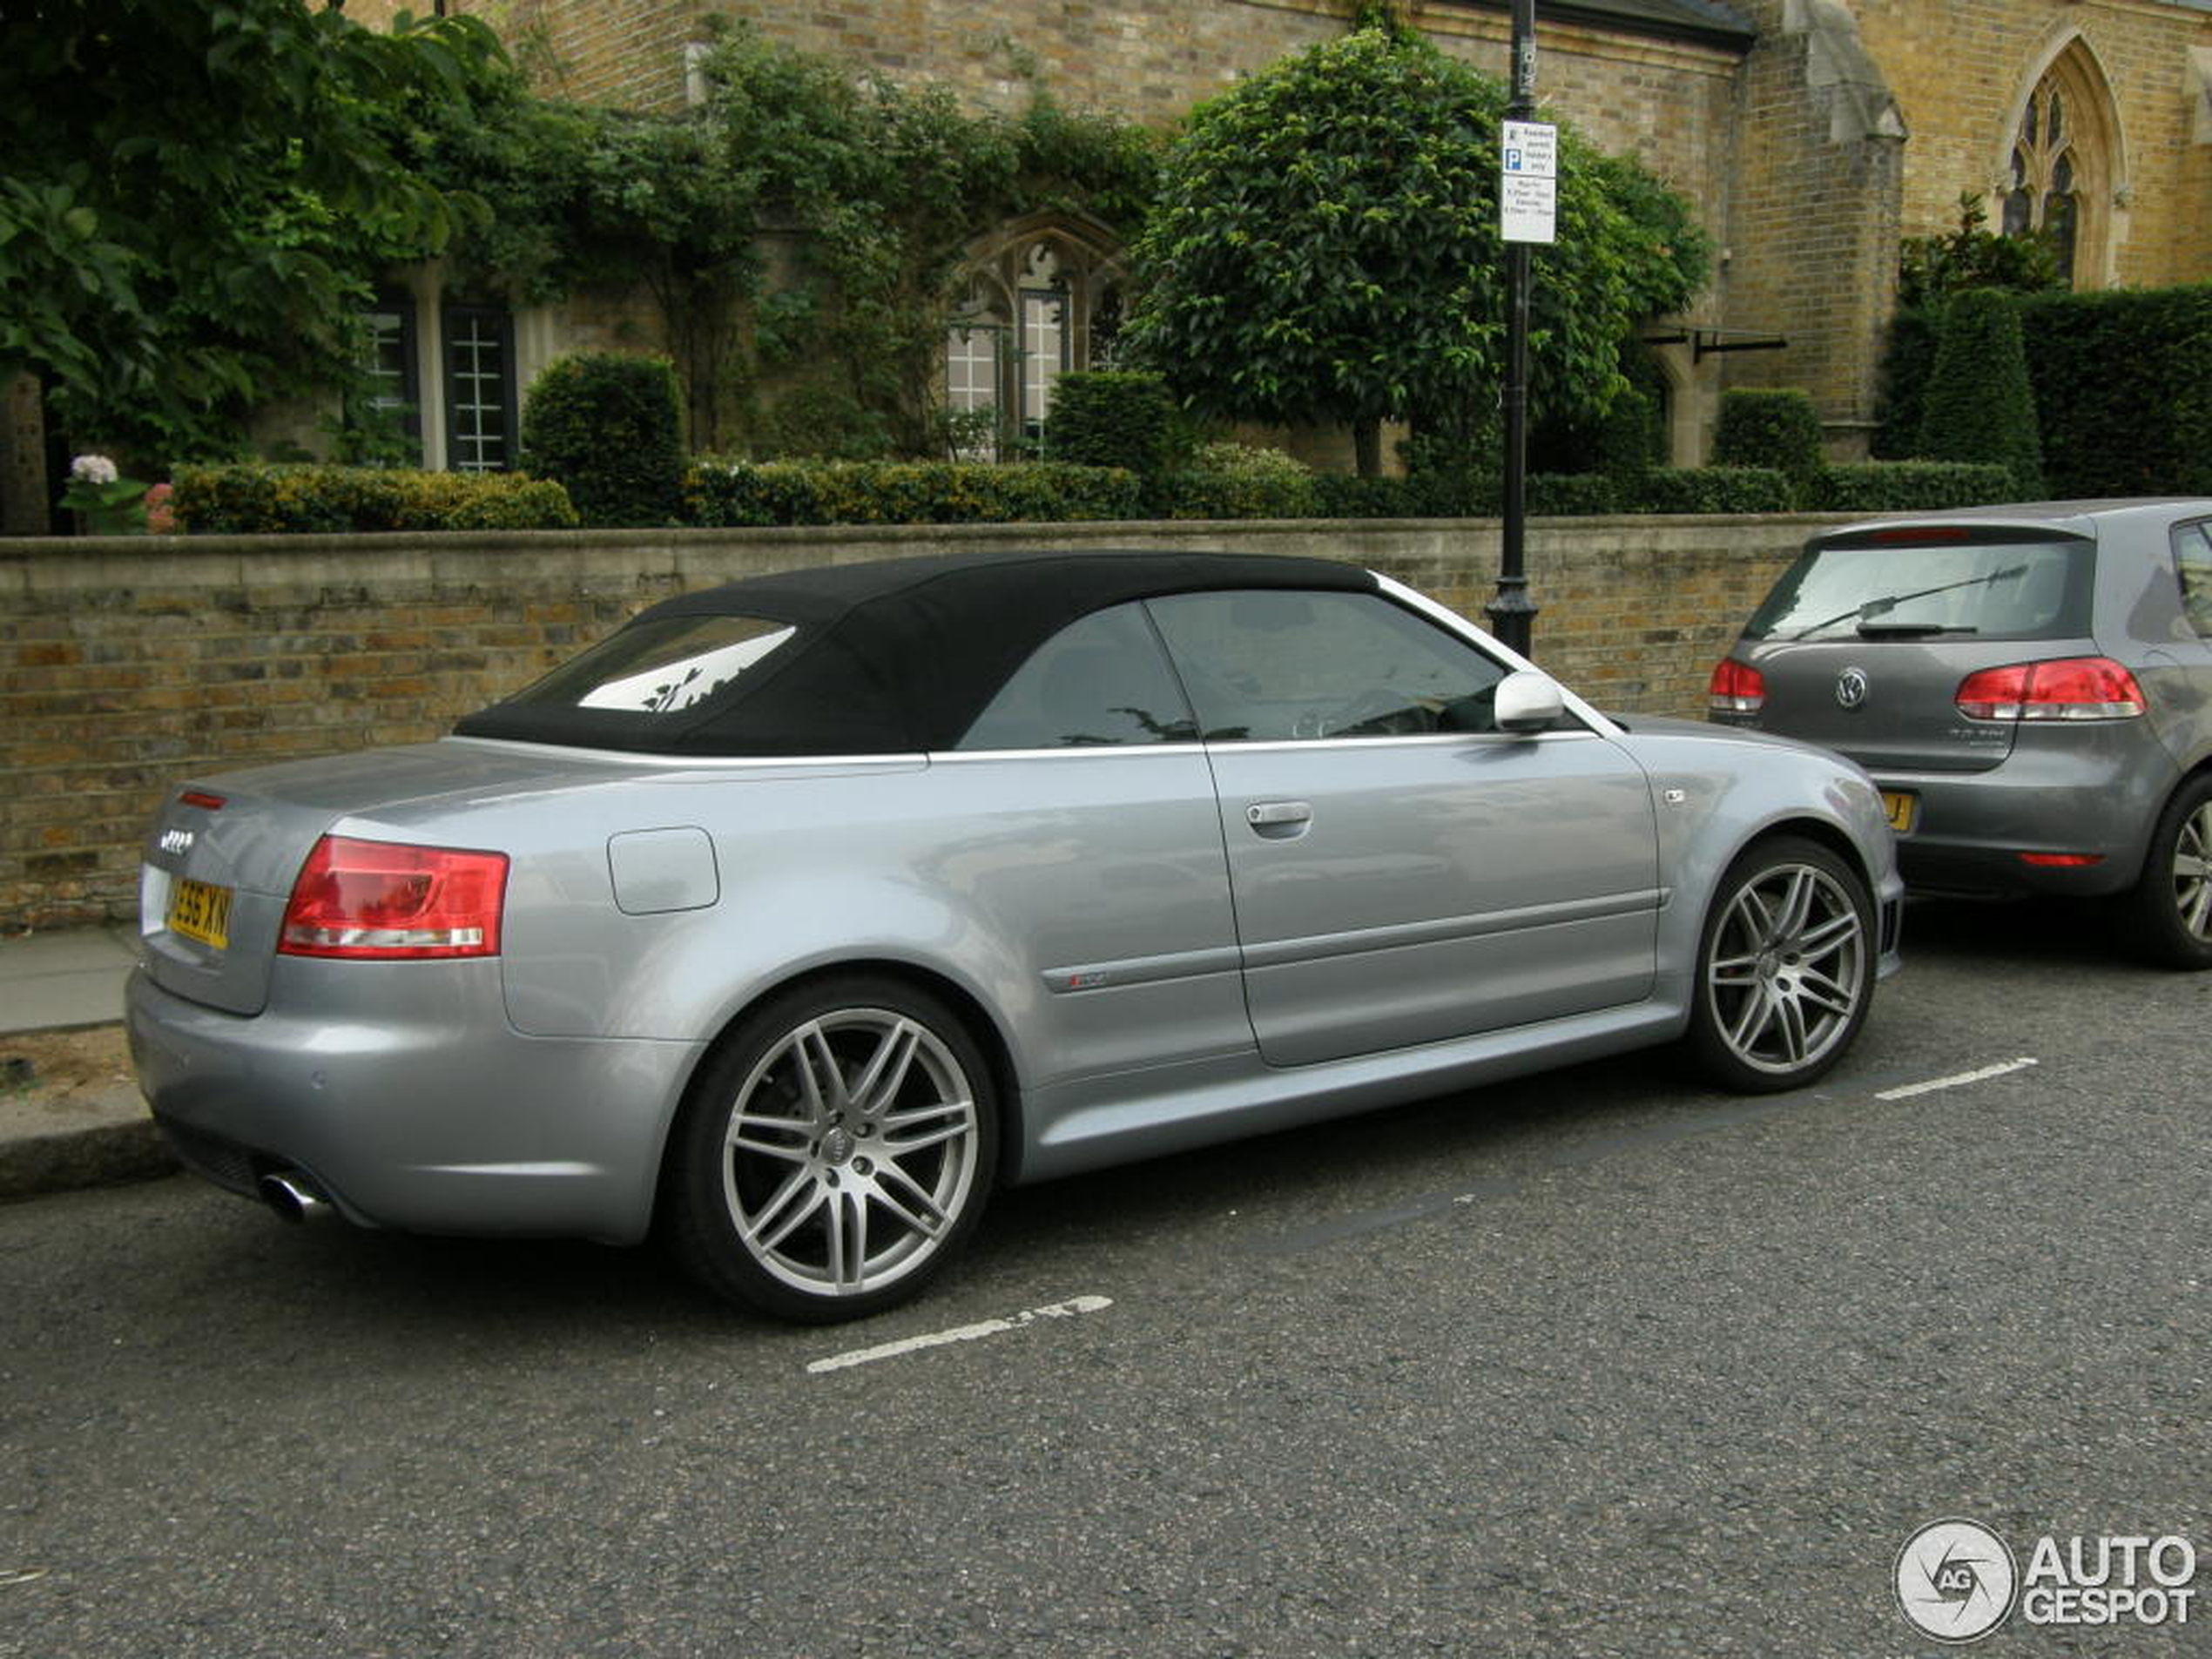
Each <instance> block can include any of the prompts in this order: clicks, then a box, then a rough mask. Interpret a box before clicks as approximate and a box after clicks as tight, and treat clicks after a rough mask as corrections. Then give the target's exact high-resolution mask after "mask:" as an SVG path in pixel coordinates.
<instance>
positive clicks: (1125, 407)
mask: <svg viewBox="0 0 2212 1659" xmlns="http://www.w3.org/2000/svg"><path fill="white" fill-rule="evenodd" d="M1044 447H1045V453H1046V454H1047V455H1049V456H1050V457H1051V458H1052V459H1053V460H1055V461H1068V462H1075V463H1076V464H1077V465H1079V466H1085V467H1126V468H1128V469H1130V471H1131V472H1135V473H1143V474H1150V473H1155V472H1161V471H1164V470H1166V469H1169V468H1170V467H1173V466H1174V465H1176V463H1177V462H1178V461H1180V460H1181V459H1183V457H1184V455H1187V454H1188V453H1189V451H1190V430H1189V427H1188V425H1187V423H1186V422H1185V421H1184V416H1183V411H1182V410H1181V409H1179V408H1177V407H1176V401H1175V398H1174V395H1172V394H1171V393H1170V392H1169V390H1168V384H1167V382H1166V381H1164V380H1163V379H1161V377H1160V376H1159V375H1157V374H1140V373H1137V372H1136V371H1134V370H1127V369H1120V370H1107V369H1091V370H1084V371H1082V372H1080V373H1075V374H1062V376H1061V377H1060V378H1059V379H1058V380H1056V381H1053V383H1052V418H1051V419H1050V420H1049V421H1046V423H1045V430H1044Z"/></svg>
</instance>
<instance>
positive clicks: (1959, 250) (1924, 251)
mask: <svg viewBox="0 0 2212 1659" xmlns="http://www.w3.org/2000/svg"><path fill="white" fill-rule="evenodd" d="M1988 222H1989V215H1988V214H1987V213H1986V212H1983V211H1982V205H1981V196H1980V194H1979V192H1975V191H1971V190H1969V191H1966V192H1962V193H1961V194H1960V196H1959V228H1958V229H1957V230H1955V231H1948V232H1945V233H1941V234H1939V235H1935V236H1908V237H1907V238H1905V240H1904V242H1903V243H1902V244H1900V245H1899V247H1898V282H1897V301H1898V305H1899V306H1900V307H1905V309H1907V310H1918V309H1920V308H1922V307H1928V306H1934V305H1940V304H1942V303H1943V301H1945V300H1948V299H1949V298H1950V297H1951V296H1952V294H1954V293H1962V292H1964V291H1965V290H1966V289H1968V288H2002V289H2005V290H2006V291H2007V292H2010V293H2044V292H2047V291H2048V290H2050V289H2053V288H2062V287H2065V286H2066V279H2065V278H2064V277H2063V276H2061V275H2060V273H2059V261H2058V257H2057V255H2055V254H2054V253H2052V251H2051V244H2050V240H2049V239H2048V238H2047V237H2046V236H2044V235H2043V234H2042V233H2040V231H2038V232H2031V233H2028V234H2027V235H2025V236H2000V235H1998V234H1997V233H1994V232H1993V231H1990V230H1987V229H1985V228H1984V226H1986V225H1987V224H1988Z"/></svg>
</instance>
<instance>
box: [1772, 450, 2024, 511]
mask: <svg viewBox="0 0 2212 1659" xmlns="http://www.w3.org/2000/svg"><path fill="white" fill-rule="evenodd" d="M2014 492H2015V486H2014V483H2013V469H2011V468H2010V467H2006V466H2003V465H2000V464H1999V463H1998V462H1987V461H1980V462H1977V461H1870V462H1865V463H1864V464H1862V465H1858V466H1849V467H1830V468H1829V469H1827V470H1825V471H1824V472H1823V473H1822V474H1821V475H1820V476H1819V477H1818V478H1817V479H1815V480H1814V481H1813V485H1812V490H1811V497H1810V499H1809V500H1808V501H1807V502H1806V503H1805V504H1806V505H1807V506H1808V507H1811V508H1813V509H1817V510H1818V511H1821V512H1831V513H1893V512H1905V511H1914V512H1928V511H1932V510H1933V509H1937V508H1942V507H1980V506H1984V505H1986V503H1988V502H2001V501H2010V500H2012V499H2013V495H2014Z"/></svg>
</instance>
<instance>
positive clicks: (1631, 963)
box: [1146, 591, 1658, 1066]
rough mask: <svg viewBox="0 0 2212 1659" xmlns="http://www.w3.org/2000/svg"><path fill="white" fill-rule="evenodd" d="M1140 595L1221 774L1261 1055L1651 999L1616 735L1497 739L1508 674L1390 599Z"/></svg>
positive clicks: (1327, 1049)
mask: <svg viewBox="0 0 2212 1659" xmlns="http://www.w3.org/2000/svg"><path fill="white" fill-rule="evenodd" d="M1146 603H1147V610H1149V611H1150V614H1151V616H1152V618H1153V621H1154V623H1155V624H1156V625H1157V627H1158V628H1159V630H1160V631H1161V634H1162V636H1163V637H1164V639H1165V640H1166V642H1167V644H1168V649H1169V651H1170V656H1171V658H1172V659H1173V660H1174V662H1175V664H1176V666H1177V671H1178V672H1179V673H1180V675H1181V676H1182V678H1183V681H1184V688H1185V690H1186V691H1187V692H1188V693H1189V695H1190V700H1191V704H1192V706H1193V708H1194V711H1196V713H1197V718H1198V721H1199V725H1200V728H1201V731H1202V732H1203V734H1204V738H1205V741H1206V745H1207V753H1208V756H1209V759H1211V764H1212V766H1213V775H1214V785H1215V788H1216V791H1217V795H1218V799H1219V802H1220V812H1221V829H1222V835H1223V837H1224V841H1225V842H1226V844H1227V847H1228V853H1229V869H1230V887H1231V896H1232V899H1233V901H1234V904H1235V910H1236V925H1237V933H1238V941H1239V943H1240V945H1241V947H1242V948H1243V952H1244V995H1245V1001H1246V1005H1247V1007H1248V1008H1249V1010H1250V1012H1251V1022H1252V1028H1253V1030H1254V1033H1255V1034H1256V1035H1257V1037H1258V1043H1259V1047H1260V1051H1261V1054H1262V1055H1263V1056H1264V1058H1265V1059H1266V1060H1267V1061H1268V1062H1269V1063H1271V1064H1273V1065H1284V1066H1291V1065H1305V1064H1311V1063H1312V1062H1318V1061H1325V1060H1332V1059H1337V1058H1340V1057H1344V1056H1347V1055H1359V1054H1367V1053H1373V1052H1377V1051H1379V1050H1383V1049H1396V1048H1401V1047H1405V1046H1406V1045H1409V1044H1413V1043H1421V1042H1437V1041H1440V1040H1444V1039H1447V1038H1452V1037H1459V1036H1465V1035H1471V1034H1474V1033H1477V1032H1483V1031H1491V1030H1497V1029H1501V1028H1507V1027H1511V1026H1517V1025H1523V1024H1527V1023H1530V1022H1535V1021H1541V1020H1549V1019H1556V1018H1559V1017H1561V1016H1563V1015H1575V1014H1581V1013H1586V1012H1588V1011H1591V1010H1594V1009H1598V1008H1609V1007H1615V1006H1619V1005H1621V1004H1624V1003H1629V1002H1634V1001H1640V1000H1642V998H1644V997H1646V996H1648V995H1650V991H1651V986H1652V977H1653V970H1654V955H1655V950H1656V931H1657V908H1658V873H1657V851H1656V827H1655V822H1654V815H1653V809H1652V805H1651V796H1650V790H1649V785H1648V784H1647V782H1646V779H1645V778H1644V775H1643V773H1642V770H1641V769H1640V768H1639V767H1638V766H1637V765H1635V762H1634V761H1633V760H1631V759H1629V756H1628V755H1626V754H1625V753H1624V752H1622V751H1621V750H1620V749H1619V748H1618V747H1617V746H1615V745H1614V744H1613V743H1612V742H1611V741H1609V740H1608V739H1607V738H1604V737H1602V736H1601V735H1600V734H1598V733H1597V732H1593V731H1590V730H1588V728H1587V727H1585V726H1583V725H1581V724H1580V723H1579V722H1576V721H1575V720H1574V717H1572V716H1571V715H1570V716H1567V717H1564V718H1563V719H1562V721H1561V723H1560V725H1561V729H1558V730H1554V731H1548V732H1542V733H1539V734H1533V735H1530V734H1521V735H1516V734H1511V733H1504V732H1498V731H1496V730H1495V729H1494V725H1493V724H1492V722H1491V720H1490V718H1489V711H1490V699H1491V697H1492V696H1493V695H1494V691H1495V689H1496V686H1497V685H1498V682H1499V681H1500V680H1501V679H1502V678H1504V676H1505V673H1506V668H1505V666H1504V665H1503V664H1501V663H1499V662H1497V661H1495V660H1494V659H1493V658H1490V657H1489V656H1487V654H1486V653H1484V652H1482V651H1480V650H1478V649H1477V648H1476V647H1475V646H1474V644H1471V643H1470V642H1468V641H1467V640H1466V639H1464V638H1461V637H1458V636H1456V635H1453V634H1451V633H1449V632H1447V631H1445V630H1444V629H1442V628H1440V626H1438V625H1437V624H1435V623H1433V622H1432V621H1430V620H1429V619H1427V618H1426V617H1420V616H1419V615H1416V614H1415V613H1414V612H1413V611H1412V610H1407V609H1406V608H1405V607H1403V606H1401V605H1399V604H1396V603H1395V602H1394V601H1393V600H1391V599H1389V598H1387V597H1384V596H1382V595H1379V594H1360V593H1340V592H1335V593H1322V592H1310V593H1309V592H1285V591H1264V592H1263V591H1247V592H1235V593H1201V594H1189V595H1180V596H1176V597H1167V598H1160V599H1153V600H1150V601H1147V602H1146Z"/></svg>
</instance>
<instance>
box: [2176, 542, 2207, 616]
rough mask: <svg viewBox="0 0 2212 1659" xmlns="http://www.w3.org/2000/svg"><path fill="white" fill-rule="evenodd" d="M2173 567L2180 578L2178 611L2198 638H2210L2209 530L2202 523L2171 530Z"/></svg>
mask: <svg viewBox="0 0 2212 1659" xmlns="http://www.w3.org/2000/svg"><path fill="white" fill-rule="evenodd" d="M2174 569H2175V573H2176V574H2177V575H2179V576H2180V577H2181V579H2182V616H2183V617H2187V618H2188V624H2189V626H2190V627H2192V628H2194V629H2195V630H2196V631H2197V635H2198V637H2200V638H2203V639H2212V532H2208V531H2207V529H2206V528H2205V526H2203V525H2202V524H2184V525H2183V526H2182V528H2181V529H2178V530H2175V532H2174Z"/></svg>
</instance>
